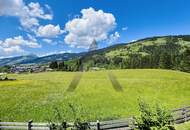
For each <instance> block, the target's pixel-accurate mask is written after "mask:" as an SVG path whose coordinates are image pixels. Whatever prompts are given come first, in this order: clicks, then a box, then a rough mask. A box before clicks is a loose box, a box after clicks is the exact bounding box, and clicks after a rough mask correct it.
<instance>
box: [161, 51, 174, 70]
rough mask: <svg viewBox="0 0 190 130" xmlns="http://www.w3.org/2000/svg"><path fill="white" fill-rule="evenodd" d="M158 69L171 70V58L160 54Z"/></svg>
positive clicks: (165, 54) (166, 54)
mask: <svg viewBox="0 0 190 130" xmlns="http://www.w3.org/2000/svg"><path fill="white" fill-rule="evenodd" d="M159 67H160V68H162V69H171V68H172V62H171V56H170V55H169V54H168V53H162V54H161V56H160V62H159Z"/></svg>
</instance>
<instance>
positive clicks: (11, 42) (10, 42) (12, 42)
mask: <svg viewBox="0 0 190 130" xmlns="http://www.w3.org/2000/svg"><path fill="white" fill-rule="evenodd" d="M0 46H1V47H3V48H10V47H13V46H26V47H30V48H39V47H41V46H40V45H39V44H38V43H37V40H36V39H34V38H33V39H29V40H25V39H23V37H22V36H17V37H14V38H7V39H5V40H4V41H2V42H1V44H0Z"/></svg>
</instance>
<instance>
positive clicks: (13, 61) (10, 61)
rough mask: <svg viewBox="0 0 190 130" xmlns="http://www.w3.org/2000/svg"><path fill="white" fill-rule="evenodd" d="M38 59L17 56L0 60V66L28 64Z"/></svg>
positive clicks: (32, 56)
mask: <svg viewBox="0 0 190 130" xmlns="http://www.w3.org/2000/svg"><path fill="white" fill-rule="evenodd" d="M36 58H38V57H37V56H36V55H27V56H17V57H12V58H4V59H0V66H4V65H13V64H21V63H25V62H29V61H31V60H34V59H36Z"/></svg>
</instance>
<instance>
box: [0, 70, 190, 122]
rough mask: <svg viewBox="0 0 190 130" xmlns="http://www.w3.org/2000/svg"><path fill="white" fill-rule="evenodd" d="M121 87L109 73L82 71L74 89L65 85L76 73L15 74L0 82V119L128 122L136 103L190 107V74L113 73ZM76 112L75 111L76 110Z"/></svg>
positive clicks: (164, 72) (134, 111)
mask: <svg viewBox="0 0 190 130" xmlns="http://www.w3.org/2000/svg"><path fill="white" fill-rule="evenodd" d="M111 71H112V73H113V74H114V75H115V77H117V80H118V82H119V83H120V85H121V86H122V91H119V92H118V91H115V89H114V87H113V86H112V84H111V82H110V80H109V77H108V71H97V72H83V74H82V78H81V80H80V82H79V84H78V86H77V88H76V89H75V90H74V91H72V92H70V91H67V89H68V86H69V84H70V82H71V80H72V78H73V77H74V76H75V74H76V73H77V72H45V73H36V74H15V75H9V77H14V78H17V80H16V81H11V82H10V81H3V82H0V119H1V120H3V121H28V120H29V119H33V120H34V121H35V122H44V121H47V120H49V119H51V120H56V117H55V115H58V113H59V114H60V115H61V116H62V117H63V118H64V119H66V120H70V121H73V119H74V118H76V117H80V118H82V119H83V120H90V121H94V120H96V119H99V120H105V119H115V118H126V117H130V116H132V115H137V114H138V99H139V98H142V99H144V100H145V101H147V102H149V103H151V104H155V103H156V102H157V103H160V104H163V105H164V106H166V107H167V108H168V109H174V108H178V107H183V106H186V105H190V74H189V73H184V72H179V71H171V70H157V69H131V70H111ZM74 111H75V112H74Z"/></svg>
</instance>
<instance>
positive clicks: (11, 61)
mask: <svg viewBox="0 0 190 130" xmlns="http://www.w3.org/2000/svg"><path fill="white" fill-rule="evenodd" d="M84 54H85V52H83V53H62V54H53V55H49V56H44V57H38V56H36V55H27V56H18V57H12V58H4V59H0V66H5V65H15V64H43V63H48V62H51V61H62V60H71V59H74V58H77V57H80V56H82V55H84Z"/></svg>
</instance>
